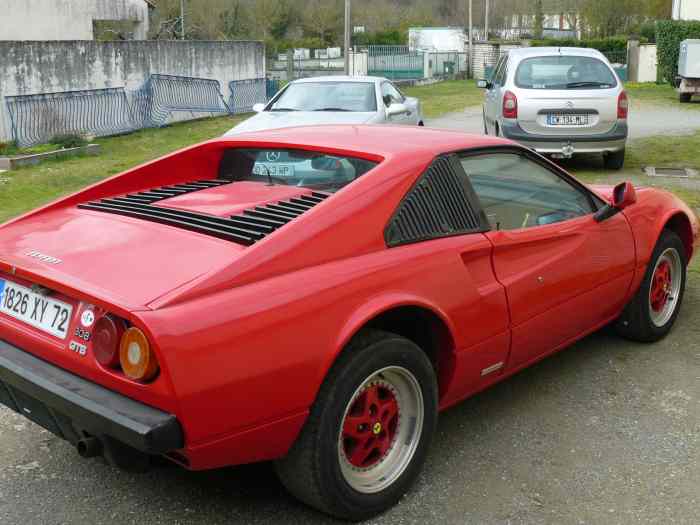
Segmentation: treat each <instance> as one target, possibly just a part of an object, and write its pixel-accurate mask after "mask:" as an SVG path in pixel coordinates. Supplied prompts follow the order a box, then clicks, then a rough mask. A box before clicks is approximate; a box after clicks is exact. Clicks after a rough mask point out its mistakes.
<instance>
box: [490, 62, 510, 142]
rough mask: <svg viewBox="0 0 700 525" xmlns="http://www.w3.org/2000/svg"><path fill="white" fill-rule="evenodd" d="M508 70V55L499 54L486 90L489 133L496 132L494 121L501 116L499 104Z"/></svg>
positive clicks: (500, 104)
mask: <svg viewBox="0 0 700 525" xmlns="http://www.w3.org/2000/svg"><path fill="white" fill-rule="evenodd" d="M507 72H508V55H507V54H504V55H501V58H500V59H499V60H498V62H497V64H496V68H495V69H494V71H493V76H492V77H491V79H490V84H489V88H488V89H487V90H486V102H485V117H486V125H487V130H488V132H489V134H493V135H495V134H496V123H497V122H498V120H499V119H500V118H501V106H502V103H501V102H502V100H503V87H504V86H505V82H506V78H507V77H506V75H507Z"/></svg>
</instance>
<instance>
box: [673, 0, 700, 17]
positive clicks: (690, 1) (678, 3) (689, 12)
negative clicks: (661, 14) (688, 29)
mask: <svg viewBox="0 0 700 525" xmlns="http://www.w3.org/2000/svg"><path fill="white" fill-rule="evenodd" d="M673 19H674V20H700V1H699V0H673Z"/></svg>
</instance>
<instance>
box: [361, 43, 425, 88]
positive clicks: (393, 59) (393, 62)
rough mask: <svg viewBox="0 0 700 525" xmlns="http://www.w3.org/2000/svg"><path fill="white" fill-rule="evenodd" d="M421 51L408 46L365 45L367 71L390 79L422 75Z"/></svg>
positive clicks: (412, 77)
mask: <svg viewBox="0 0 700 525" xmlns="http://www.w3.org/2000/svg"><path fill="white" fill-rule="evenodd" d="M424 66H425V64H424V58H423V52H421V51H415V50H411V49H409V47H408V46H389V45H372V46H368V47H367V73H368V74H369V75H376V76H380V77H386V78H389V79H392V80H399V79H401V80H404V79H417V78H423V76H424V71H423V70H424Z"/></svg>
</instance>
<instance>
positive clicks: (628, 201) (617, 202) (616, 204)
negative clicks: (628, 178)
mask: <svg viewBox="0 0 700 525" xmlns="http://www.w3.org/2000/svg"><path fill="white" fill-rule="evenodd" d="M635 202H637V190H635V189H634V185H633V184H632V183H631V182H621V183H620V184H618V185H617V186H615V189H613V194H612V197H611V199H610V202H609V203H608V204H606V205H605V206H603V207H602V208H601V209H599V210H598V211H597V212H596V214H595V215H594V218H595V220H596V221H598V222H602V221H604V220H606V219H609V218H610V217H612V216H613V215H616V214H618V213H620V212H621V211H622V210H624V209H625V208H628V207H629V206H632V205H633V204H634V203H635Z"/></svg>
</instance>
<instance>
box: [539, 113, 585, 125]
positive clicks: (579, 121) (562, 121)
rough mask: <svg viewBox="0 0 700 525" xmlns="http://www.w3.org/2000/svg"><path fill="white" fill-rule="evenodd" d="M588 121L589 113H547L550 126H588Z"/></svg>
mask: <svg viewBox="0 0 700 525" xmlns="http://www.w3.org/2000/svg"><path fill="white" fill-rule="evenodd" d="M588 122H589V120H588V115H559V114H552V113H550V114H549V115H547V124H549V125H550V126H587V125H588Z"/></svg>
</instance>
